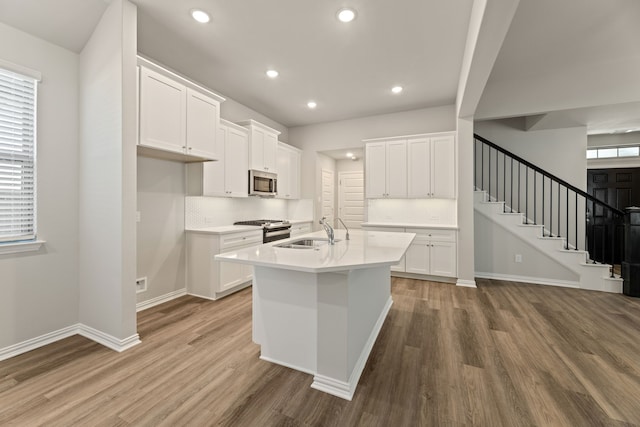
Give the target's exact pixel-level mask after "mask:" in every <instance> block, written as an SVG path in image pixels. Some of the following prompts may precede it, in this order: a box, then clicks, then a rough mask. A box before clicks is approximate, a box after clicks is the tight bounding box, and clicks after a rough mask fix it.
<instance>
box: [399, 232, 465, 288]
mask: <svg viewBox="0 0 640 427" xmlns="http://www.w3.org/2000/svg"><path fill="white" fill-rule="evenodd" d="M406 232H407V233H416V238H415V239H414V240H413V243H411V246H409V249H407V254H406V255H405V259H406V264H405V272H407V273H415V274H428V275H431V276H444V277H456V275H457V268H456V264H457V262H456V258H457V255H456V232H455V231H454V230H439V229H424V228H407V229H406Z"/></svg>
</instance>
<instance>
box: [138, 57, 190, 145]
mask: <svg viewBox="0 0 640 427" xmlns="http://www.w3.org/2000/svg"><path fill="white" fill-rule="evenodd" d="M186 111H187V88H186V87H185V86H184V85H182V84H180V83H178V82H176V81H174V80H171V79H170V78H168V77H165V76H163V75H162V74H160V73H156V72H155V71H152V70H150V69H148V68H146V67H141V69H140V145H143V146H147V147H153V148H159V149H161V150H166V151H172V152H175V153H184V148H185V146H186V141H187V132H186V125H187V114H186Z"/></svg>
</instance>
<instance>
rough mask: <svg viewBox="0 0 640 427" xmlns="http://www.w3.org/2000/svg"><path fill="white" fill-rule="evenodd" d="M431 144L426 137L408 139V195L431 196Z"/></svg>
mask: <svg viewBox="0 0 640 427" xmlns="http://www.w3.org/2000/svg"><path fill="white" fill-rule="evenodd" d="M430 164H431V145H430V144H429V139H428V138H426V137H421V138H414V139H409V140H408V141H407V175H408V176H407V197H412V198H426V197H430V196H431V167H430Z"/></svg>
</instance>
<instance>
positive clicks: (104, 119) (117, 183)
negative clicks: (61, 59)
mask: <svg viewBox="0 0 640 427" xmlns="http://www.w3.org/2000/svg"><path fill="white" fill-rule="evenodd" d="M135 67H136V9H135V6H133V5H132V4H131V3H129V2H128V1H126V0H113V1H112V2H111V3H110V5H109V7H108V8H107V10H106V11H105V13H104V14H103V16H102V19H101V20H100V22H99V23H98V25H97V26H96V29H95V30H94V32H93V35H92V36H91V38H90V40H89V41H88V42H87V44H86V45H85V47H84V49H83V50H82V52H81V54H80V90H81V91H80V174H79V181H80V187H79V196H80V199H79V200H80V209H79V226H80V255H79V266H80V271H79V283H80V284H79V288H80V314H79V320H80V322H81V323H82V324H84V325H86V326H89V327H91V328H94V329H96V330H98V331H99V332H101V333H104V334H106V335H108V336H109V338H108V339H110V340H113V341H114V343H116V345H117V344H118V343H122V344H123V345H124V344H126V343H131V342H134V341H136V340H137V334H136V312H135V302H136V295H135V279H136V261H135V260H136V250H135V248H136V240H135V230H136V228H135V227H136V224H135V215H136V213H135V212H136V207H135V203H136V125H135V118H136V115H135V111H136V90H135V88H136V68H135Z"/></svg>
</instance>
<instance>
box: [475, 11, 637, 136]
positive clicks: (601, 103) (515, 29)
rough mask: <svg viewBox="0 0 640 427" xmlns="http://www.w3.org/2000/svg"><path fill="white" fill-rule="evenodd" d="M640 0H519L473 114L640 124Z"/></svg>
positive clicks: (613, 127)
mask: <svg viewBox="0 0 640 427" xmlns="http://www.w3.org/2000/svg"><path fill="white" fill-rule="evenodd" d="M639 41H640V1H638V0H606V1H602V0H562V1H558V0H521V1H520V4H519V6H518V9H517V11H516V14H515V16H514V18H513V21H512V23H511V27H510V29H509V32H508V33H507V36H506V38H505V41H504V43H503V45H502V48H501V50H500V53H499V54H498V57H497V59H496V62H495V65H494V67H493V70H492V71H491V76H490V78H489V81H488V82H487V86H486V88H485V91H484V93H483V95H482V99H481V101H480V104H479V106H478V110H477V111H476V118H483V119H489V118H505V117H517V116H527V115H538V114H543V113H548V115H549V117H547V118H545V120H544V122H545V125H546V126H548V128H553V127H563V126H573V125H584V126H587V132H588V133H589V134H597V133H608V132H614V131H624V130H629V129H631V130H638V129H640V43H639Z"/></svg>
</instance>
